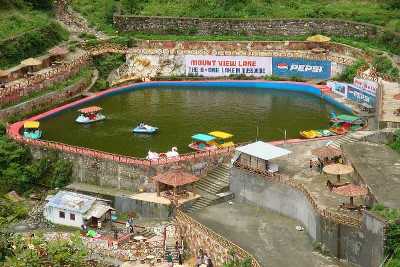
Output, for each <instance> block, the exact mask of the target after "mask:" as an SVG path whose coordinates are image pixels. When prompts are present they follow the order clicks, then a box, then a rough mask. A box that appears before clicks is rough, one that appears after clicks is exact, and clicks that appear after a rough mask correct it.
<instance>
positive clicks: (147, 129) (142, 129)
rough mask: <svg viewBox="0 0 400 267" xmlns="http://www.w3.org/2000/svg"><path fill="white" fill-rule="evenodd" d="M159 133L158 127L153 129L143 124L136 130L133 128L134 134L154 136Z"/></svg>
mask: <svg viewBox="0 0 400 267" xmlns="http://www.w3.org/2000/svg"><path fill="white" fill-rule="evenodd" d="M157 131H158V128H157V127H153V126H150V125H147V124H144V123H143V122H141V123H139V124H138V126H136V128H133V130H132V132H134V133H143V134H153V133H155V132H157Z"/></svg>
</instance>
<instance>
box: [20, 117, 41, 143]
mask: <svg viewBox="0 0 400 267" xmlns="http://www.w3.org/2000/svg"><path fill="white" fill-rule="evenodd" d="M39 126H40V123H39V122H38V121H25V122H24V137H25V138H30V139H39V138H40V137H42V131H41V130H39Z"/></svg>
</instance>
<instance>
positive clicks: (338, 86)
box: [326, 81, 347, 97]
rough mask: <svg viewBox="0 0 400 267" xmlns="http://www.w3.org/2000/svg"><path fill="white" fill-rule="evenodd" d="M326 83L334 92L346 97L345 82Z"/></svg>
mask: <svg viewBox="0 0 400 267" xmlns="http://www.w3.org/2000/svg"><path fill="white" fill-rule="evenodd" d="M326 85H327V86H328V87H329V88H331V89H332V91H333V92H334V93H336V94H338V95H341V96H344V97H347V83H340V82H336V81H328V82H327V83H326Z"/></svg>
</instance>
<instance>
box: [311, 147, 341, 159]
mask: <svg viewBox="0 0 400 267" xmlns="http://www.w3.org/2000/svg"><path fill="white" fill-rule="evenodd" d="M311 153H312V154H313V155H314V156H317V157H318V158H319V159H321V160H323V159H325V158H334V157H340V156H341V155H342V151H341V150H340V149H336V148H333V147H329V146H323V147H319V148H316V149H313V150H312V151H311Z"/></svg>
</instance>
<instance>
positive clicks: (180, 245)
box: [167, 239, 183, 267]
mask: <svg viewBox="0 0 400 267" xmlns="http://www.w3.org/2000/svg"><path fill="white" fill-rule="evenodd" d="M175 251H176V252H177V253H178V263H179V265H182V264H183V241H182V239H181V243H179V241H176V243H175ZM167 263H168V266H169V267H172V266H174V258H173V256H172V254H171V252H168V254H167Z"/></svg>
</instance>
